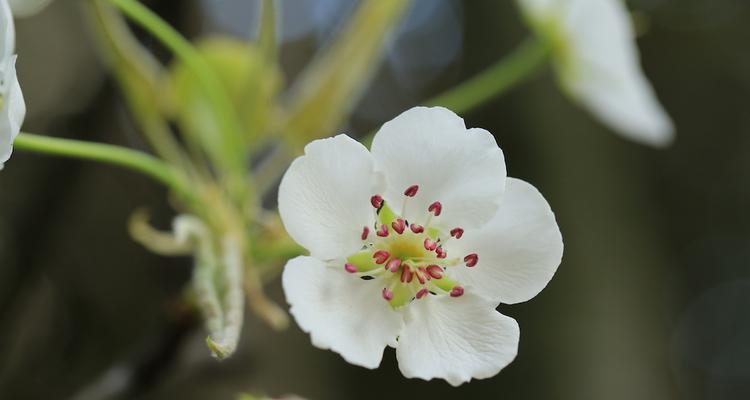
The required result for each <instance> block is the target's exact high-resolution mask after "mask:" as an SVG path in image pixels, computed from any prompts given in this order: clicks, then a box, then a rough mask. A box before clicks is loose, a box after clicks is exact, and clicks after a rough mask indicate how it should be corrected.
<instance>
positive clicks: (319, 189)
mask: <svg viewBox="0 0 750 400" xmlns="http://www.w3.org/2000/svg"><path fill="white" fill-rule="evenodd" d="M279 211H280V214H281V218H282V220H283V222H284V226H285V228H286V230H287V232H288V233H289V235H290V236H291V237H292V238H293V239H294V240H295V241H297V242H298V243H299V244H301V245H302V246H304V247H305V248H306V249H307V250H308V251H310V256H309V257H304V256H303V257H298V258H295V259H293V260H291V261H289V262H288V263H287V265H286V267H285V270H284V275H283V286H284V291H285V293H286V298H287V301H288V302H289V304H290V305H291V313H292V315H293V316H294V318H295V319H296V321H297V323H298V324H299V325H300V327H301V328H302V329H303V330H304V331H306V332H309V333H310V335H311V337H312V342H313V344H314V345H315V346H317V347H320V348H323V349H331V350H333V351H335V352H337V353H339V354H341V355H342V356H343V357H344V359H346V360H347V361H348V362H350V363H352V364H355V365H360V366H363V367H367V368H375V367H377V366H378V365H379V364H380V361H381V359H382V356H383V350H384V348H385V347H386V346H392V347H395V348H396V356H397V358H398V362H399V368H400V370H401V372H402V373H403V374H404V375H405V376H407V377H416V378H422V379H426V380H429V379H432V378H442V379H445V380H447V381H448V382H449V383H450V384H452V385H460V384H462V383H464V382H468V381H469V380H471V379H472V378H478V379H481V378H488V377H491V376H493V375H495V374H497V373H498V372H499V371H500V370H501V369H502V368H503V367H505V366H506V365H508V364H509V363H510V362H511V361H512V360H513V359H514V358H515V356H516V353H517V350H518V340H519V329H518V324H517V323H516V321H515V320H513V319H512V318H509V317H506V316H504V315H502V314H500V313H498V312H497V311H496V310H495V307H497V305H498V304H499V303H500V302H503V303H518V302H523V301H526V300H529V299H530V298H532V297H534V296H535V295H536V294H537V293H539V292H540V291H541V290H542V289H543V288H544V287H545V286H546V285H547V283H548V282H549V280H550V279H551V278H552V276H553V274H554V273H555V271H556V269H557V267H558V265H559V263H560V259H561V257H562V250H563V244H562V238H561V236H560V231H559V229H558V227H557V223H556V222H555V218H554V215H553V213H552V211H551V210H550V208H549V205H548V204H547V202H546V201H545V200H544V198H543V197H542V195H541V194H540V193H539V192H538V191H537V190H536V189H535V188H534V187H533V186H531V185H530V184H528V183H526V182H524V181H521V180H518V179H513V178H506V170H505V161H504V157H503V153H502V151H501V150H500V148H499V147H498V146H497V143H496V142H495V139H494V138H493V137H492V135H491V134H490V133H489V132H487V131H485V130H483V129H466V127H465V125H464V122H463V120H462V119H461V118H459V117H458V116H457V115H455V114H454V113H453V112H451V111H449V110H447V109H445V108H439V107H435V108H424V107H417V108H413V109H411V110H408V111H406V112H404V113H403V114H401V115H400V116H398V117H397V118H395V119H394V120H392V121H390V122H388V123H386V124H385V125H383V127H382V128H381V129H380V131H378V133H377V134H376V136H375V139H374V141H373V144H372V151H371V152H369V151H367V149H366V148H365V147H364V146H362V144H360V143H358V142H356V141H355V140H353V139H351V138H349V137H348V136H346V135H339V136H336V137H333V138H328V139H322V140H316V141H314V142H312V143H310V144H309V145H308V146H307V147H306V148H305V155H303V156H301V157H299V158H297V159H296V160H295V161H294V162H293V163H292V165H291V166H290V167H289V170H288V171H287V172H286V174H285V176H284V178H283V180H282V182H281V186H280V188H279Z"/></svg>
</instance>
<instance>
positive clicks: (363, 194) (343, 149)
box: [279, 135, 381, 259]
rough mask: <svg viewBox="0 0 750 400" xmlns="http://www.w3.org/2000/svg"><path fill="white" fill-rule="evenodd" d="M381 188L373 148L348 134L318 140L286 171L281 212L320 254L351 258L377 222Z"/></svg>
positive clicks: (286, 224) (294, 232) (291, 227)
mask: <svg viewBox="0 0 750 400" xmlns="http://www.w3.org/2000/svg"><path fill="white" fill-rule="evenodd" d="M380 189H381V188H380V187H379V185H378V179H377V174H375V172H374V167H373V162H372V157H371V156H370V153H369V152H368V151H367V149H366V148H365V147H364V146H362V145H361V144H360V143H358V142H357V141H355V140H353V139H351V138H350V137H348V136H346V135H339V136H336V137H333V138H328V139H322V140H316V141H314V142H312V143H310V144H308V145H307V146H306V147H305V155H303V156H301V157H298V158H297V159H296V160H294V162H293V163H292V165H291V166H290V167H289V170H287V172H286V174H284V178H283V179H282V181H281V186H280V187H279V213H280V214H281V219H282V221H283V222H284V227H285V228H286V230H287V232H288V233H289V235H290V236H291V237H292V238H293V239H294V240H295V241H296V242H297V243H299V244H300V245H302V246H304V247H305V248H306V249H307V250H309V251H310V253H311V254H312V255H313V256H314V257H318V258H321V259H333V258H337V257H343V256H348V255H350V254H352V253H354V252H355V251H357V250H359V249H360V247H361V246H362V241H361V239H360V235H361V233H362V228H363V227H364V226H366V225H367V226H369V225H371V223H372V221H373V219H374V211H373V208H372V206H371V205H370V197H371V196H372V195H373V194H375V193H377V192H378V191H379V190H380Z"/></svg>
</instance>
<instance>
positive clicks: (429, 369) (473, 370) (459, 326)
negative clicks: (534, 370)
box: [396, 292, 519, 386]
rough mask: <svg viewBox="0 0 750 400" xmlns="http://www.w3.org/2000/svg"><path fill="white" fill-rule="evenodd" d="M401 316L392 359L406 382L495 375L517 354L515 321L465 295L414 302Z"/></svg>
mask: <svg viewBox="0 0 750 400" xmlns="http://www.w3.org/2000/svg"><path fill="white" fill-rule="evenodd" d="M405 316H406V325H405V326H404V330H403V332H402V333H401V336H399V339H398V347H397V348H396V357H397V358H398V366H399V369H400V370H401V373H403V374H404V376H406V377H407V378H421V379H425V380H430V379H432V378H442V379H445V380H446V381H448V383H450V384H451V385H453V386H458V385H460V384H462V383H464V382H468V381H470V380H471V379H472V378H475V379H484V378H489V377H492V376H494V375H495V374H497V373H498V372H500V370H501V369H503V368H504V367H505V366H506V365H508V364H510V362H511V361H513V359H514V358H515V357H516V353H518V339H519V329H518V324H517V323H516V321H515V320H514V319H513V318H510V317H506V316H505V315H502V314H500V313H498V312H497V311H495V309H494V305H493V304H492V303H491V302H489V301H488V300H486V299H483V298H481V297H479V296H477V295H474V294H471V293H468V292H467V293H466V294H464V295H463V296H461V297H457V298H454V297H449V296H427V297H425V298H424V299H422V300H417V301H413V302H412V303H411V304H410V305H409V306H408V307H407V308H406V312H405Z"/></svg>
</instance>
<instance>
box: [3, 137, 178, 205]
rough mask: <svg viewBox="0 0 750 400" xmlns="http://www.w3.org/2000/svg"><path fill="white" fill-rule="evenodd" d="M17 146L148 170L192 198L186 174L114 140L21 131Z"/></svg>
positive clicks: (24, 149) (151, 174)
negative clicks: (65, 137)
mask: <svg viewBox="0 0 750 400" xmlns="http://www.w3.org/2000/svg"><path fill="white" fill-rule="evenodd" d="M13 148H14V149H15V150H21V151H29V152H35V153H43V154H51V155H55V156H61V157H70V158H80V159H84V160H91V161H99V162H103V163H106V164H111V165H116V166H119V167H123V168H127V169H130V170H132V171H136V172H139V173H141V174H144V175H146V176H148V177H151V178H152V179H154V180H156V181H159V182H161V183H163V184H165V185H167V186H168V187H169V188H171V189H173V190H175V191H176V192H178V193H180V194H181V195H183V196H185V197H186V198H192V194H191V192H190V190H188V188H187V183H186V182H185V180H184V178H183V177H182V176H181V175H179V174H178V173H177V172H176V171H175V170H174V169H173V168H172V167H171V166H169V165H168V164H166V163H164V162H162V161H160V160H158V159H157V158H154V157H152V156H150V155H148V154H146V153H143V152H140V151H136V150H131V149H128V148H124V147H120V146H115V145H111V144H102V143H91V142H84V141H80V140H73V139H63V138H53V137H49V136H39V135H34V134H31V133H25V132H23V133H21V134H20V135H18V137H17V138H16V140H15V141H14V142H13Z"/></svg>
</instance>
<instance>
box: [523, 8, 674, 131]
mask: <svg viewBox="0 0 750 400" xmlns="http://www.w3.org/2000/svg"><path fill="white" fill-rule="evenodd" d="M517 1H518V4H519V6H520V8H521V10H522V12H523V13H524V15H525V16H526V19H527V20H528V22H529V23H530V25H531V26H532V27H533V28H534V29H535V31H536V32H537V34H538V35H539V36H540V37H541V38H542V39H543V40H545V41H546V42H547V43H548V44H549V45H550V46H551V47H552V52H553V57H554V62H555V68H556V71H557V74H558V78H559V81H560V84H561V85H562V87H563V88H564V90H565V91H566V92H567V93H568V94H569V95H570V96H571V97H573V98H574V99H575V100H576V101H578V102H579V103H580V104H581V105H582V106H583V107H585V108H587V109H588V110H589V111H590V112H592V113H593V114H594V115H595V116H597V117H598V118H599V119H600V120H601V121H602V122H604V123H605V124H607V125H609V126H610V127H611V128H612V129H613V130H615V131H616V132H618V133H620V134H621V135H623V136H625V137H626V138H629V139H631V140H635V141H637V142H641V143H644V144H649V145H652V146H663V145H667V144H669V143H671V141H672V140H673V138H674V127H673V125H672V121H671V120H670V118H669V116H668V115H667V113H666V112H665V111H664V109H663V108H662V106H661V105H660V104H659V101H658V100H657V98H656V95H655V94H654V90H653V88H652V87H651V85H650V84H649V82H648V80H647V79H646V77H645V76H644V74H643V71H642V70H641V66H640V57H639V54H638V48H637V46H636V43H635V35H634V32H633V24H632V21H631V20H630V16H629V14H628V12H627V10H626V8H625V6H624V5H623V3H622V1H621V0H517Z"/></svg>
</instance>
